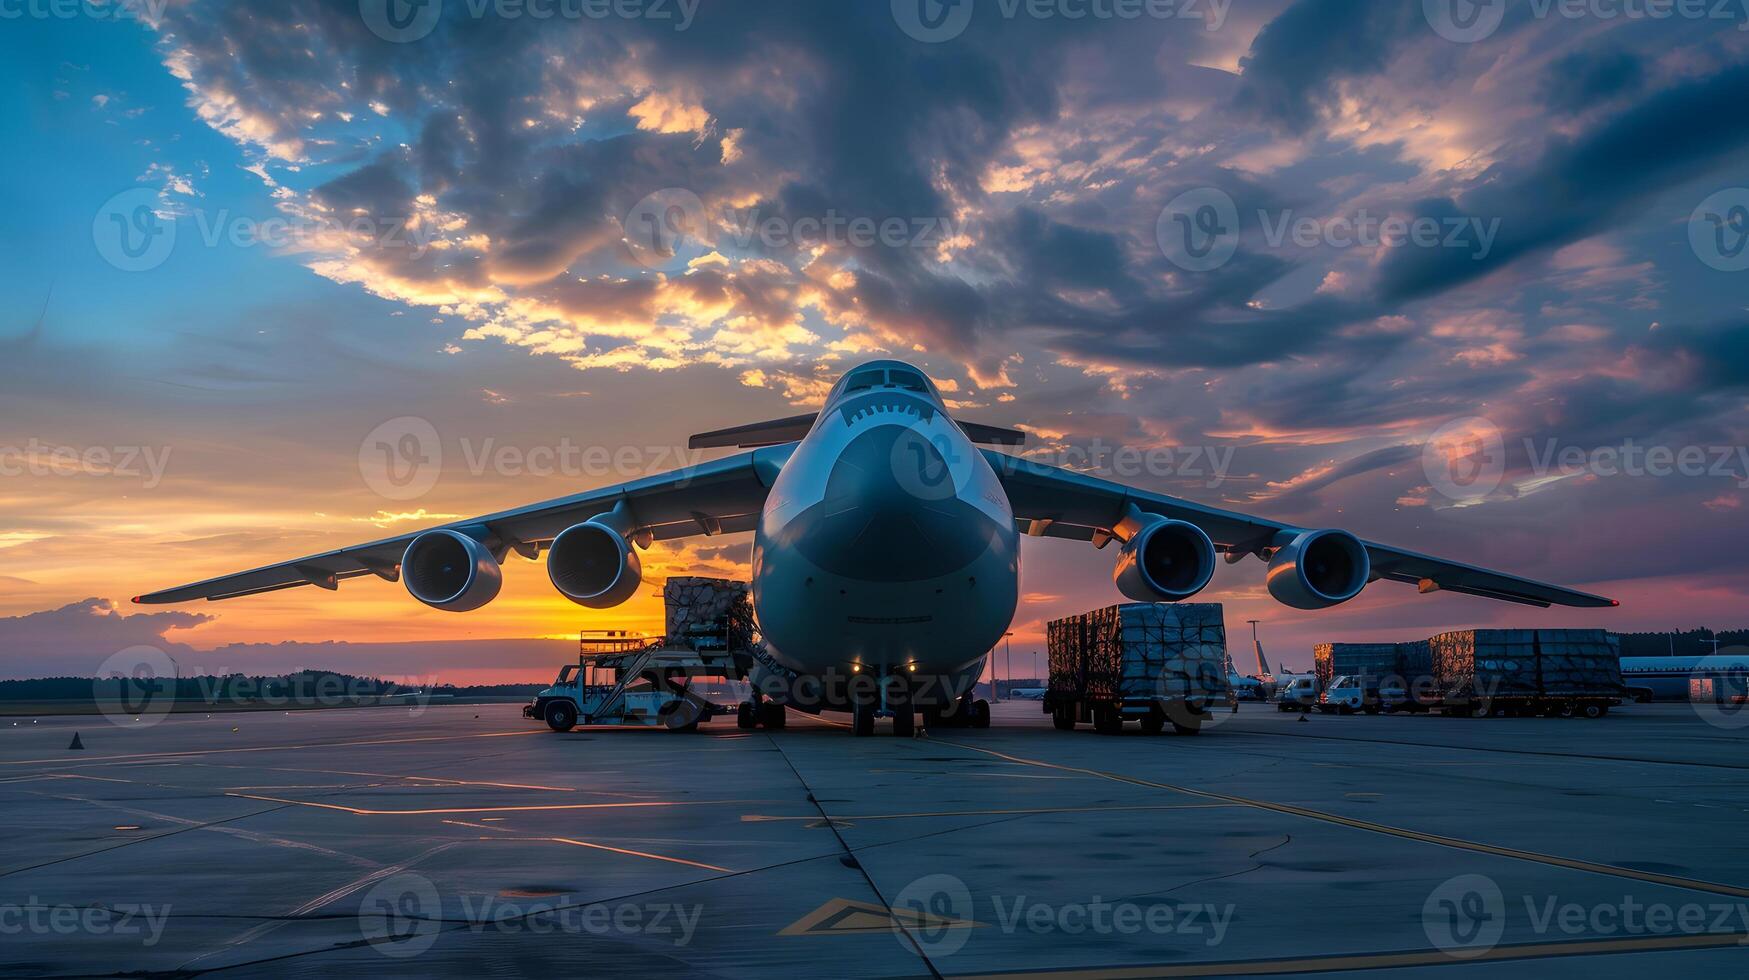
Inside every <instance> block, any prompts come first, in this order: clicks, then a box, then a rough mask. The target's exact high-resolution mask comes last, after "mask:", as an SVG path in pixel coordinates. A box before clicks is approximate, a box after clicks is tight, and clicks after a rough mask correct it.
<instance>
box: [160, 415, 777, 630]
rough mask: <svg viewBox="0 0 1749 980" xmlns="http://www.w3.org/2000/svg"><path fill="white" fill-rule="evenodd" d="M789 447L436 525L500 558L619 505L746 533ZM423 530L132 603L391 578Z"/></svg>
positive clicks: (650, 517) (643, 516)
mask: <svg viewBox="0 0 1749 980" xmlns="http://www.w3.org/2000/svg"><path fill="white" fill-rule="evenodd" d="M794 448H795V447H794V446H790V445H786V446H773V447H770V448H766V449H758V450H754V451H753V452H749V453H741V454H739V455H736V456H728V457H725V458H723V459H718V460H712V461H711V462H708V463H701V464H699V465H697V466H689V467H686V468H684V469H680V470H675V471H673V472H671V473H663V474H660V475H658V476H652V477H646V478H645V479H641V480H634V481H632V482H630V483H621V484H618V485H616V486H610V487H602V488H600V489H596V490H586V491H584V492H582V493H578V494H573V495H571V496H569V497H560V498H559V499H557V500H548V501H545V502H543V503H538V504H530V505H528V506H526V507H518V508H516V509H515V510H506V511H501V512H499V513H496V514H487V515H485V516H483V517H474V518H470V519H467V520H461V521H453V522H451V523H448V524H440V525H436V527H444V528H456V529H461V528H469V529H476V530H477V529H481V528H483V529H485V531H486V532H487V535H488V540H490V541H493V542H495V545H494V551H495V552H496V553H497V554H498V556H499V557H500V558H502V557H503V555H504V553H505V552H506V551H509V550H514V551H516V552H518V553H519V554H522V555H524V556H526V557H529V558H533V557H536V556H537V555H538V554H539V553H540V552H539V549H540V548H541V546H543V545H545V544H547V543H549V542H551V541H552V540H553V538H555V537H557V536H558V534H559V532H560V531H563V530H564V529H566V528H568V527H570V526H571V525H573V524H576V523H578V522H579V521H585V520H588V519H589V518H591V517H594V516H596V515H598V514H601V513H604V512H606V511H611V510H613V509H614V508H615V507H616V506H618V505H621V504H623V505H624V506H625V508H626V509H627V510H628V511H629V513H630V518H631V522H632V524H633V526H634V528H635V532H634V533H635V535H637V536H639V537H642V536H644V535H648V537H649V539H651V540H658V541H659V540H666V539H669V538H680V537H686V536H688V535H693V534H720V533H729V532H734V531H751V530H753V527H754V525H755V524H756V523H757V522H758V520H759V512H760V509H761V508H762V507H763V506H764V503H765V495H766V493H767V491H769V490H770V488H771V484H772V482H773V481H774V480H776V479H777V473H778V471H779V470H781V469H782V468H783V464H784V462H785V461H786V460H788V459H789V456H790V453H791V452H793V451H794ZM428 530H432V528H421V529H420V530H418V531H409V532H408V533H406V534H401V535H397V536H396V537H392V538H384V539H382V540H380V541H371V542H369V543H367V544H360V545H354V546H352V547H350V548H341V549H340V550H338V551H329V552H324V553H322V554H319V555H310V556H308V557H306V558H298V559H295V560H293V561H287V562H280V563H279V564H277V565H268V566H265V567H263V568H255V569H251V570H249V571H246V572H238V573H236V574H234V575H224V576H221V577H219V578H215V579H208V580H207V581H205V582H196V583H194V584H193V585H184V586H181V587H179V588H174V589H166V590H164V591H162V592H154V593H151V594H150V595H143V596H135V597H134V601H135V602H137V603H147V604H162V603H169V602H188V601H190V600H193V599H209V600H217V599H234V598H237V597H238V596H246V595H256V594H258V593H262V592H275V591H278V590H280V589H291V588H296V587H298V586H301V585H314V586H317V587H319V588H324V589H329V590H333V589H336V588H338V587H339V583H340V582H341V581H342V580H344V579H349V578H356V577H358V576H360V575H375V576H377V577H379V578H384V579H387V580H389V581H391V582H392V581H395V580H397V579H398V578H399V577H400V561H401V556H402V555H403V554H404V553H405V552H406V550H407V544H408V543H409V542H411V541H412V540H413V539H414V538H415V537H417V536H419V535H420V534H422V533H424V532H425V531H428Z"/></svg>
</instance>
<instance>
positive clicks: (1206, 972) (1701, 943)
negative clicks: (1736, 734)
mask: <svg viewBox="0 0 1749 980" xmlns="http://www.w3.org/2000/svg"><path fill="white" fill-rule="evenodd" d="M1745 942H1749V935H1745V934H1744V933H1741V932H1729V933H1704V934H1701V935H1682V936H1634V937H1629V938H1624V939H1577V940H1571V941H1568V942H1558V943H1528V944H1525V945H1522V946H1496V947H1494V948H1493V949H1490V950H1487V951H1486V952H1483V951H1481V950H1476V951H1470V950H1463V951H1460V952H1462V953H1463V955H1461V956H1454V955H1453V954H1451V953H1447V952H1444V951H1441V950H1437V949H1424V950H1415V951H1412V952H1404V953H1345V954H1336V955H1333V956H1312V957H1304V958H1300V959H1283V960H1230V961H1226V962H1221V963H1160V964H1155V965H1153V966H1114V967H1103V968H1100V967H1094V968H1066V969H1061V970H1037V971H1026V972H1018V973H976V974H971V973H960V974H948V976H950V977H956V976H957V977H967V978H970V977H976V978H977V980H1047V978H1052V977H1074V978H1076V980H1143V978H1147V977H1232V976H1254V975H1257V974H1293V973H1331V972H1335V971H1339V970H1381V969H1391V968H1401V967H1415V966H1455V965H1458V964H1463V963H1487V962H1502V961H1507V960H1530V959H1547V958H1550V957H1560V956H1604V955H1609V954H1611V953H1654V952H1660V951H1670V950H1688V949H1720V948H1723V947H1726V946H1741V945H1743V944H1744V943H1745Z"/></svg>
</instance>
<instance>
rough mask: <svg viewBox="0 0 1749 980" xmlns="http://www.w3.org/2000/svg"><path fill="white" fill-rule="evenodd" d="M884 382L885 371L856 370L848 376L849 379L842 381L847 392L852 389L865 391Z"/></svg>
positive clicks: (885, 378)
mask: <svg viewBox="0 0 1749 980" xmlns="http://www.w3.org/2000/svg"><path fill="white" fill-rule="evenodd" d="M886 383H887V372H885V371H858V372H856V373H855V374H853V375H851V376H850V380H849V381H846V382H845V383H844V390H845V392H847V393H848V392H852V391H867V390H869V389H870V388H878V387H880V386H881V385H884V384H886Z"/></svg>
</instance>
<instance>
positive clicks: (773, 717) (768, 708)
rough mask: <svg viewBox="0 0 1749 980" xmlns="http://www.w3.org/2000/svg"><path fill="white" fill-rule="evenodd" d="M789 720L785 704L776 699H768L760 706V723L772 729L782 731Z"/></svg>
mask: <svg viewBox="0 0 1749 980" xmlns="http://www.w3.org/2000/svg"><path fill="white" fill-rule="evenodd" d="M788 720H789V719H788V716H787V715H785V714H784V710H783V705H781V704H778V703H777V702H776V701H767V702H765V703H764V704H761V705H760V706H759V723H760V724H761V725H764V726H765V727H766V728H767V729H768V730H770V731H782V730H783V727H784V724H785V723H786V722H787V721H788Z"/></svg>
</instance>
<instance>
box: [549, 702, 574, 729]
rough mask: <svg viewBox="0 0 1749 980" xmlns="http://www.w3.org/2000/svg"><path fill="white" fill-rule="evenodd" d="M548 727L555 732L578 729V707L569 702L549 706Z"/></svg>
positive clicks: (554, 703)
mask: <svg viewBox="0 0 1749 980" xmlns="http://www.w3.org/2000/svg"><path fill="white" fill-rule="evenodd" d="M547 727H548V728H551V729H552V730H553V731H555V732H568V731H570V730H571V729H573V728H576V727H577V706H576V705H574V704H572V703H571V702H569V701H554V702H553V703H551V704H549V705H547Z"/></svg>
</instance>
